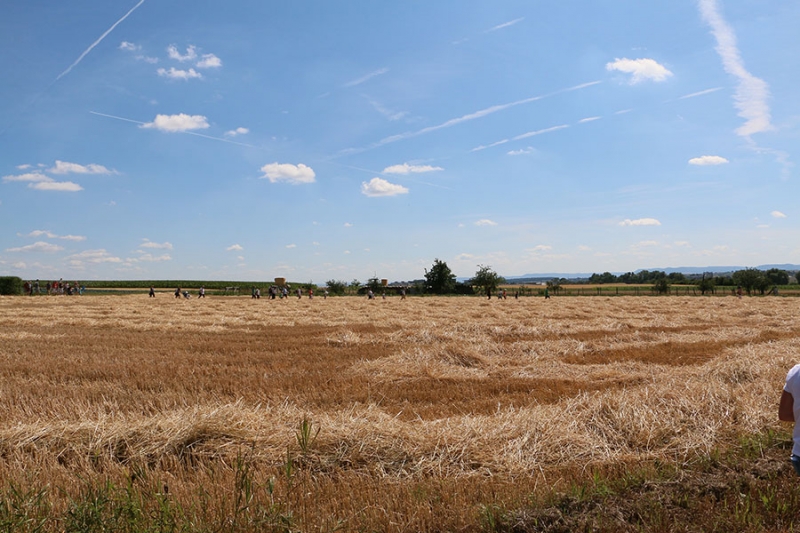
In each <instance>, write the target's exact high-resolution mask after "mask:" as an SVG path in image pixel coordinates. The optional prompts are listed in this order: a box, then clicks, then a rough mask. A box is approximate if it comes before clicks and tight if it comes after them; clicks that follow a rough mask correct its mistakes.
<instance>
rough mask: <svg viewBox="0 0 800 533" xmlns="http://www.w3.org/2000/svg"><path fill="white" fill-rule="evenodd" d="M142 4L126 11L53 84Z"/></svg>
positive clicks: (140, 2)
mask: <svg viewBox="0 0 800 533" xmlns="http://www.w3.org/2000/svg"><path fill="white" fill-rule="evenodd" d="M142 4H144V0H139V3H138V4H136V5H135V6H133V7H132V8H131V10H130V11H128V12H127V13H125V14H124V15H123V16H122V18H121V19H119V20H118V21H116V22H115V23H114V24H113V25H112V26H111V27H110V28H108V29H107V30H106V32H105V33H104V34H103V35H101V36H100V37H99V38H98V39H97V40H96V41H95V42H93V43H92V44H91V46H89V48H87V49H86V50H84V52H83V53H82V54H81V55H80V56H79V57H78V59H76V60H75V62H74V63H73V64H71V65H70V66H68V67H67V70H65V71H64V72H62V73H61V74H59V75H58V77H57V78H56V79H55V81H54V82H53V83H55V82H56V81H58V80H60V79H61V78H63V77H64V76H66V75H67V74H69V71H71V70H72V69H73V68H75V66H76V65H77V64H78V63H80V62H81V60H82V59H83V58H84V57H86V54H88V53H89V52H91V51H92V49H93V48H94V47H95V46H97V45H98V44H100V42H101V41H102V40H103V39H105V38H106V36H107V35H108V34H109V33H111V32H112V31H114V28H116V27H117V26H118V25H119V24H120V22H122V21H123V20H125V19H126V18H128V16H129V15H130V14H131V13H133V12H134V11H136V9H137V8H138V7H139V6H140V5H142Z"/></svg>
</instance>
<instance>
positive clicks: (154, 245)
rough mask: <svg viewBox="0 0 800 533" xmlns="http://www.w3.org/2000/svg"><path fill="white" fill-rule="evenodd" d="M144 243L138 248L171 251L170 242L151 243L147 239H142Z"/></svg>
mask: <svg viewBox="0 0 800 533" xmlns="http://www.w3.org/2000/svg"><path fill="white" fill-rule="evenodd" d="M142 240H143V241H144V242H143V243H142V244H140V245H139V248H156V249H159V250H172V243H171V242H161V243H158V242H153V241H151V240H149V239H142Z"/></svg>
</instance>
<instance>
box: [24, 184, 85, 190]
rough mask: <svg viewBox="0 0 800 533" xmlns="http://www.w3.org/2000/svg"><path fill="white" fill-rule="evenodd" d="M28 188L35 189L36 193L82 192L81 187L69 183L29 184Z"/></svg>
mask: <svg viewBox="0 0 800 533" xmlns="http://www.w3.org/2000/svg"><path fill="white" fill-rule="evenodd" d="M28 188H30V189H36V190H37V191H61V192H78V191H82V190H83V187H81V186H80V185H78V184H77V183H73V182H71V181H40V182H38V183H29V184H28Z"/></svg>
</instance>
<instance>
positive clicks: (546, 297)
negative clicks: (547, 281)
mask: <svg viewBox="0 0 800 533" xmlns="http://www.w3.org/2000/svg"><path fill="white" fill-rule="evenodd" d="M544 299H545V300H549V299H550V287H545V288H544Z"/></svg>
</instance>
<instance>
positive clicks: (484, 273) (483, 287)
mask: <svg viewBox="0 0 800 533" xmlns="http://www.w3.org/2000/svg"><path fill="white" fill-rule="evenodd" d="M505 281H506V280H505V279H504V278H503V277H502V276H500V275H499V274H498V273H497V272H495V271H494V270H492V267H490V266H488V265H478V271H477V272H475V276H474V277H473V278H472V279H470V280H469V284H470V285H472V286H473V287H477V288H478V292H479V293H481V294H483V293H485V292H486V291H492V292H494V291H496V290H497V287H498V286H499V285H500V284H501V283H504V282H505Z"/></svg>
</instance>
